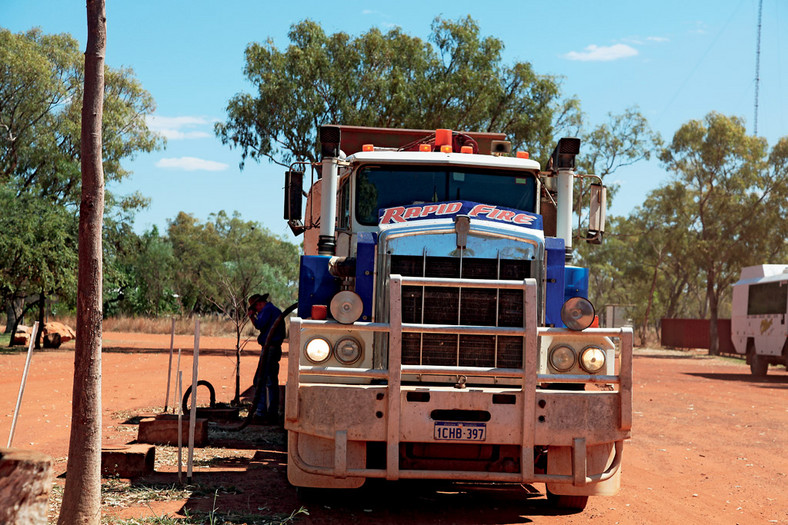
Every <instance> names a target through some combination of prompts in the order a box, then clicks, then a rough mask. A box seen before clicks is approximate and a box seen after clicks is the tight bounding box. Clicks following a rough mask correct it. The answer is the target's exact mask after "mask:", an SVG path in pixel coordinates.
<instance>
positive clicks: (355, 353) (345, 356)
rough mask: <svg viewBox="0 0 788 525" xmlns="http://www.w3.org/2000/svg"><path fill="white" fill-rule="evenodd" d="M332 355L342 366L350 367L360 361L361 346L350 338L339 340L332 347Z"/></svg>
mask: <svg viewBox="0 0 788 525" xmlns="http://www.w3.org/2000/svg"><path fill="white" fill-rule="evenodd" d="M334 355H335V356H336V358H337V360H338V361H339V362H340V363H342V364H343V365H352V364H353V363H355V362H356V361H358V360H359V359H361V345H360V344H359V342H358V341H356V340H355V339H353V338H350V337H346V338H344V339H340V340H339V341H337V344H336V345H335V346H334Z"/></svg>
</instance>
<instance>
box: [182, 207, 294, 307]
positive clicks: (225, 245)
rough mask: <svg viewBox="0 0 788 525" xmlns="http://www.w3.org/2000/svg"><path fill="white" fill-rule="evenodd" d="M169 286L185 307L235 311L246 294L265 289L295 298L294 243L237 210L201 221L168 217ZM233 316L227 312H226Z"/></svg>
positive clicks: (273, 295) (286, 298) (274, 295)
mask: <svg viewBox="0 0 788 525" xmlns="http://www.w3.org/2000/svg"><path fill="white" fill-rule="evenodd" d="M168 236H169V240H170V242H171V243H172V249H173V255H174V258H175V274H174V286H175V289H176V291H177V293H178V295H179V296H180V299H181V303H182V305H183V307H184V309H185V310H187V311H192V312H208V311H217V310H218V311H221V312H227V313H228V314H229V313H230V312H235V311H240V312H241V314H242V315H243V316H245V314H246V303H245V301H246V300H247V299H248V297H249V295H251V294H252V293H254V292H255V291H262V290H264V291H266V292H269V293H270V294H271V298H272V300H273V301H274V302H279V303H285V302H288V301H291V300H293V299H294V297H295V284H296V279H297V278H298V248H297V247H296V246H295V245H293V244H290V243H288V242H286V241H284V240H282V239H280V238H278V237H276V236H274V235H273V234H271V233H270V232H269V231H268V230H267V229H265V228H263V227H262V226H261V225H260V224H258V223H255V222H252V221H244V220H242V219H241V218H240V216H239V215H238V214H237V213H236V214H234V215H233V216H232V217H230V216H228V215H227V214H226V213H225V212H223V211H222V212H219V213H218V214H214V215H211V219H210V220H209V221H207V222H205V223H200V222H199V221H198V220H197V219H196V218H195V217H193V216H192V215H189V214H187V213H183V212H181V213H179V214H178V216H177V217H176V218H175V219H174V220H172V221H170V223H169V227H168ZM231 317H232V316H231Z"/></svg>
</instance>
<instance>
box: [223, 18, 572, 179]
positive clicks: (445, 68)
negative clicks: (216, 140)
mask: <svg viewBox="0 0 788 525" xmlns="http://www.w3.org/2000/svg"><path fill="white" fill-rule="evenodd" d="M289 37H290V42H291V44H290V46H289V47H288V48H287V49H286V50H284V51H280V50H279V49H277V48H276V46H275V45H274V44H273V41H272V40H270V39H269V40H268V41H267V42H266V43H265V44H258V43H252V44H250V45H249V46H248V47H247V49H246V67H245V69H244V73H245V74H246V76H247V78H248V79H249V81H250V82H251V83H252V85H253V86H254V87H255V89H256V92H255V93H254V94H248V93H241V94H238V95H236V96H234V97H233V98H232V99H231V100H230V101H229V103H228V106H227V112H228V120H227V122H225V123H219V124H217V125H216V128H215V129H216V134H217V135H218V136H219V137H220V138H221V140H222V142H223V143H224V144H229V145H231V146H232V147H238V148H240V149H241V155H242V161H241V166H242V167H243V165H244V162H245V161H246V159H247V158H251V159H253V160H257V161H259V160H260V159H262V158H269V159H271V160H273V161H274V162H277V163H279V164H283V165H287V164H289V163H290V162H292V161H293V160H294V159H305V160H309V161H315V160H316V159H317V136H316V132H317V129H318V127H319V126H320V125H322V124H329V123H335V124H347V125H360V126H381V127H395V128H414V129H436V128H452V129H458V130H471V131H497V132H504V133H506V134H507V135H509V137H510V139H511V140H512V143H513V147H514V148H516V149H528V150H530V151H531V152H532V154H533V155H534V157H536V158H540V157H541V158H544V157H545V156H546V155H547V154H549V153H550V151H551V149H550V148H551V147H552V141H553V135H554V130H555V128H556V127H558V128H568V127H571V126H575V127H576V126H578V125H579V120H580V115H579V105H578V103H577V101H576V100H574V99H570V100H561V98H560V86H559V82H558V80H557V79H556V78H554V77H551V76H547V75H539V74H537V73H535V72H534V71H533V68H532V67H531V64H529V63H528V62H517V63H515V64H513V65H506V64H504V63H503V61H502V51H503V43H502V41H501V40H499V39H497V38H495V37H482V36H481V35H480V30H479V25H478V24H477V23H476V21H474V20H473V19H472V18H470V17H466V18H461V19H459V20H457V21H447V20H443V19H441V18H436V19H435V21H434V22H433V25H432V34H431V36H430V40H431V42H432V44H430V43H429V42H424V41H422V40H421V39H419V38H416V37H412V36H409V35H407V34H405V33H403V32H402V30H401V29H399V28H395V29H392V30H390V31H388V32H386V33H383V32H381V31H380V30H379V29H377V28H373V29H370V30H369V31H368V32H366V33H364V34H362V35H360V36H358V37H355V38H354V37H351V36H349V35H347V34H346V33H342V32H339V33H334V34H332V35H327V34H326V33H325V32H324V31H323V29H322V28H321V27H320V25H319V24H318V23H316V22H313V21H310V20H306V21H303V22H300V23H298V24H295V25H293V26H292V27H291V29H290V33H289Z"/></svg>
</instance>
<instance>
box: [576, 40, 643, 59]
mask: <svg viewBox="0 0 788 525" xmlns="http://www.w3.org/2000/svg"><path fill="white" fill-rule="evenodd" d="M637 54H638V50H637V49H635V48H634V47H631V46H628V45H626V44H614V45H612V46H597V45H594V44H591V45H590V46H588V47H586V48H585V49H584V50H583V51H570V52H569V53H567V54H565V55H564V58H566V59H569V60H580V61H583V62H607V61H610V60H618V59H619V58H628V57H633V56H635V55H637Z"/></svg>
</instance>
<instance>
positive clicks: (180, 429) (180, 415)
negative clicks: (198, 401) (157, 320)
mask: <svg viewBox="0 0 788 525" xmlns="http://www.w3.org/2000/svg"><path fill="white" fill-rule="evenodd" d="M180 363H181V351H180V349H179V350H178V390H177V392H178V399H180V398H181V397H182V396H183V372H181V370H180ZM175 406H177V407H178V408H177V412H178V483H183V479H182V478H183V406H181V404H180V403H177V404H176V405H175Z"/></svg>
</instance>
